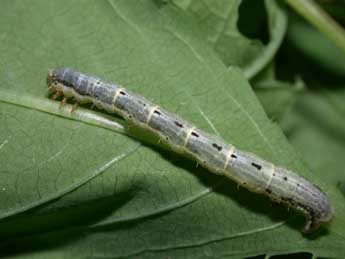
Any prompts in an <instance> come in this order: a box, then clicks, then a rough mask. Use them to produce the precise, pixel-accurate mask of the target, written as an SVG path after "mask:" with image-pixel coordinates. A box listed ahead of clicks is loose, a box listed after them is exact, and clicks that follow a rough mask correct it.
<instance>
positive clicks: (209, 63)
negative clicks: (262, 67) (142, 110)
mask: <svg viewBox="0 0 345 259" xmlns="http://www.w3.org/2000/svg"><path fill="white" fill-rule="evenodd" d="M0 23H1V24H2V26H1V27H0V40H1V44H0V48H1V51H0V60H1V63H0V65H1V70H0V121H1V122H0V164H1V165H2V166H1V169H0V217H1V218H2V220H1V221H0V229H1V231H0V239H1V241H2V242H1V243H0V251H1V252H0V253H1V255H2V256H5V255H11V256H12V258H13V257H16V258H61V257H66V258H84V257H109V258H110V257H111V258H115V257H135V256H136V257H140V258H142V257H157V258H167V257H172V258H177V257H183V258H186V257H187V258H188V257H193V258H195V257H206V256H208V257H228V258H241V257H245V256H253V255H261V254H267V255H274V254H287V253H293V252H299V251H308V252H310V253H313V254H314V255H317V256H330V257H338V258H340V257H341V255H342V254H344V247H345V246H344V239H343V238H342V236H344V233H343V232H342V229H341V228H339V226H342V224H343V223H342V216H343V215H344V211H345V209H344V207H343V205H342V199H343V197H342V196H340V194H339V191H338V189H337V188H336V186H333V185H332V184H328V183H326V182H323V179H324V177H325V176H321V175H320V176H318V177H314V176H312V175H311V174H310V172H309V171H308V169H307V168H306V167H305V166H304V165H303V164H302V162H301V161H300V159H299V156H298V155H297V154H295V151H294V150H293V149H292V147H291V146H290V145H289V143H288V142H287V140H286V139H285V137H284V135H283V134H282V132H281V130H280V129H279V128H278V127H277V126H276V125H273V124H272V123H271V121H270V120H269V119H268V118H267V116H266V114H265V113H264V110H263V109H262V107H261V105H260V103H259V102H258V101H257V99H256V97H255V95H254V94H253V92H252V90H251V87H250V85H249V84H248V82H247V81H246V79H245V78H244V76H243V74H242V72H241V71H240V70H239V69H236V68H232V67H231V68H228V67H226V66H225V65H224V63H223V62H222V60H220V59H219V56H218V55H216V54H215V52H214V51H213V50H212V48H211V47H210V45H209V43H207V42H205V40H204V39H205V35H204V34H203V32H202V30H200V27H199V24H198V23H197V22H196V21H195V20H194V18H193V17H191V16H188V15H186V14H185V12H182V11H181V10H179V9H177V8H175V7H172V6H171V5H170V4H167V5H159V4H157V2H156V1H152V2H151V1H124V0H123V1H92V2H91V1H85V2H84V1H67V0H65V1H43V0H40V1H39V0H36V1H30V2H26V1H24V2H23V1H2V8H1V9H0ZM230 48H231V46H230ZM57 66H68V67H73V68H75V69H78V70H80V71H83V72H85V73H89V74H94V75H98V76H100V77H102V78H104V79H108V80H111V81H114V82H118V83H121V84H123V85H124V86H126V87H128V89H131V90H132V91H135V92H138V93H140V94H142V95H144V96H146V97H147V98H149V99H151V100H152V101H154V102H156V103H157V104H159V105H161V106H162V107H164V108H166V109H168V110H170V111H172V112H175V113H177V114H179V115H180V116H182V117H184V118H186V119H188V120H190V121H191V122H193V123H195V124H196V125H197V126H198V127H200V128H202V129H204V130H206V131H208V132H211V133H215V134H219V135H220V136H221V137H223V138H224V139H225V140H226V141H227V142H229V143H233V144H235V145H236V146H237V147H238V148H241V149H244V150H248V151H251V152H255V153H257V154H258V155H260V156H262V157H264V158H266V159H268V160H271V161H272V162H274V163H277V164H280V165H283V166H287V167H289V168H291V169H293V170H295V171H297V172H298V173H300V174H301V175H304V176H306V177H308V178H309V179H310V180H312V182H314V183H317V184H318V185H320V186H321V187H322V188H323V189H324V190H326V191H327V193H328V194H329V195H330V199H331V201H332V204H333V205H334V206H335V207H336V211H337V218H336V219H335V220H334V223H333V224H332V225H330V226H329V231H328V232H327V231H326V230H325V229H324V231H321V233H319V234H316V235H315V236H312V237H306V236H303V235H302V234H301V233H300V231H299V229H300V227H301V224H303V219H302V218H301V217H296V215H297V214H296V213H294V212H290V213H289V212H287V211H286V209H285V208H282V207H274V208H272V207H271V206H270V205H271V202H270V201H269V200H268V199H266V198H265V197H262V196H260V195H256V194H253V193H250V192H248V191H246V190H244V189H240V190H238V189H237V186H236V184H235V183H233V182H231V181H229V180H227V179H225V178H223V177H219V176H216V175H213V174H211V173H209V172H207V171H206V170H203V169H202V168H200V167H198V168H196V167H195V163H194V162H192V161H189V160H187V159H186V158H184V157H181V156H178V155H176V154H173V153H171V152H169V151H165V150H163V149H160V148H158V147H156V146H154V145H151V144H149V143H147V142H145V141H138V140H137V139H135V138H133V137H129V136H126V135H124V134H123V133H120V132H121V130H118V128H121V127H117V126H115V125H117V124H115V122H109V123H108V124H107V123H102V122H100V121H99V120H101V119H102V121H105V120H107V119H109V118H110V117H109V116H106V115H102V114H100V112H96V111H95V112H90V111H89V112H87V110H85V109H87V108H90V107H84V108H85V109H81V110H80V111H78V113H77V115H80V116H82V117H81V118H79V117H78V116H76V115H69V114H67V113H66V112H65V109H61V110H60V111H59V108H58V106H59V104H58V102H56V101H52V100H48V96H47V88H46V75H47V70H48V69H50V68H54V67H57ZM92 113H94V119H92V117H91V115H88V114H92ZM115 119H116V121H117V122H120V123H122V124H123V125H124V122H123V121H121V120H119V119H118V118H116V116H114V120H115ZM141 138H142V136H141ZM339 197H341V198H339ZM10 216H11V217H10Z"/></svg>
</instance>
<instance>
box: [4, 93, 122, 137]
mask: <svg viewBox="0 0 345 259" xmlns="http://www.w3.org/2000/svg"><path fill="white" fill-rule="evenodd" d="M0 102H3V103H8V104H11V105H15V106H21V107H25V108H28V109H32V110H37V111H40V112H44V113H49V114H53V115H57V116H60V117H63V118H67V119H71V120H76V121H80V122H83V123H86V124H89V125H93V126H97V127H101V128H105V129H110V130H112V131H115V132H118V133H121V134H125V129H124V126H123V125H122V124H120V123H118V122H116V121H115V117H113V116H110V115H108V114H105V113H101V112H97V111H90V110H89V109H85V108H82V107H79V108H78V109H77V110H75V111H74V112H72V105H70V104H66V105H64V106H60V102H58V101H52V100H49V99H48V98H47V99H42V98H38V97H34V96H31V95H28V94H18V93H17V92H14V91H12V90H8V89H3V88H0Z"/></svg>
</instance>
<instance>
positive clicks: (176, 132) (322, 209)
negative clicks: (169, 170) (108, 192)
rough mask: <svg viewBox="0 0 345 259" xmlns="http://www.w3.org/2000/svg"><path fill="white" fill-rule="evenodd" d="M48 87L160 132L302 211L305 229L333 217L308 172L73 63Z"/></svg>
mask: <svg viewBox="0 0 345 259" xmlns="http://www.w3.org/2000/svg"><path fill="white" fill-rule="evenodd" d="M48 87H49V90H50V91H51V92H52V93H54V95H61V94H62V95H63V96H65V97H67V98H68V97H73V98H74V99H75V100H76V101H77V102H78V103H87V102H90V103H93V104H95V105H96V106H97V107H99V108H101V109H104V110H106V111H107V112H110V113H116V114H118V115H120V116H122V117H123V118H125V119H126V120H130V121H131V122H132V123H134V124H136V125H137V126H138V127H142V128H145V129H148V130H150V131H151V132H152V133H153V134H156V135H158V136H159V137H160V138H161V139H163V140H164V141H166V143H167V144H168V146H169V147H170V148H171V149H172V150H173V151H175V152H178V153H185V154H187V155H188V156H189V157H191V158H193V159H194V160H196V162H197V163H198V164H200V165H202V166H204V167H205V168H207V169H208V170H209V171H210V172H213V173H216V174H219V175H224V176H226V177H228V178H230V179H232V180H234V181H236V182H237V183H239V184H241V185H242V186H244V187H245V188H247V189H248V190H250V191H253V192H256V193H262V194H265V195H267V196H269V197H270V198H271V199H273V200H274V201H277V202H281V203H283V204H285V205H287V206H288V207H291V208H293V209H295V210H297V211H300V212H302V213H303V214H304V215H305V217H306V219H307V221H306V224H305V226H304V229H303V231H304V232H311V231H313V230H315V229H317V228H318V227H319V226H320V224H322V223H326V222H329V221H330V220H331V219H332V217H333V214H334V210H333V208H332V207H331V205H330V203H329V201H328V199H327V197H326V195H325V194H324V193H323V192H322V191H321V190H320V189H319V188H318V187H317V186H315V185H313V184H312V183H310V182H308V181H307V180H306V179H304V178H303V177H301V176H299V175H297V174H296V173H294V172H292V171H290V170H288V169H286V168H283V167H280V166H275V165H274V164H272V163H270V162H267V161H265V160H264V159H262V158H260V157H258V156H256V155H255V154H252V153H249V152H245V151H241V150H239V149H237V148H235V147H234V146H233V145H230V144H226V143H225V142H224V141H223V140H221V139H220V138H218V137H215V136H212V135H210V134H207V133H205V132H203V131H202V130H200V129H198V128H196V127H195V126H194V125H192V124H191V123H189V122H187V121H185V120H183V119H181V118H180V117H178V116H177V115H175V114H173V113H170V112H168V111H165V110H164V109H162V108H160V107H159V106H157V105H155V104H153V103H151V102H150V101H148V100H147V99H146V98H144V97H142V96H140V95H137V94H134V93H132V92H130V91H128V90H127V89H125V88H123V87H121V86H119V85H116V84H112V83H110V82H105V81H102V80H101V79H99V78H97V77H93V76H87V75H85V74H82V73H80V72H77V71H74V70H72V69H70V68H58V69H54V70H52V71H50V72H49V74H48Z"/></svg>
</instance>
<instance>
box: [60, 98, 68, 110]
mask: <svg viewBox="0 0 345 259" xmlns="http://www.w3.org/2000/svg"><path fill="white" fill-rule="evenodd" d="M66 103H67V98H66V97H63V99H62V101H61V103H60V108H62V107H64V106H65V105H66Z"/></svg>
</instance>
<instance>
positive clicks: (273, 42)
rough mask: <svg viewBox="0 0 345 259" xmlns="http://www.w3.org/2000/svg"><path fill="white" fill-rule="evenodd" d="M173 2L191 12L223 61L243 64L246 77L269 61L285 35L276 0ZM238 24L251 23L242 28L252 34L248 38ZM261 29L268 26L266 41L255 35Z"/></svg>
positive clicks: (227, 63)
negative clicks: (240, 13)
mask: <svg viewBox="0 0 345 259" xmlns="http://www.w3.org/2000/svg"><path fill="white" fill-rule="evenodd" d="M173 2H174V3H175V4H176V5H177V6H178V7H179V8H181V9H183V10H185V12H187V14H191V15H192V16H193V18H194V19H195V20H196V22H197V23H198V25H199V30H201V31H202V33H203V35H204V38H205V40H206V41H207V42H209V43H210V44H211V45H212V47H213V48H214V50H215V51H216V52H217V54H218V55H219V56H220V58H221V59H222V61H223V62H224V64H225V65H226V66H239V67H241V68H243V73H244V74H245V76H246V77H247V78H252V77H253V76H255V75H256V74H257V73H258V72H260V71H261V70H262V69H263V68H264V67H265V66H266V65H268V64H269V63H270V62H271V61H272V59H273V58H274V56H275V54H276V52H277V50H278V48H279V46H280V45H281V42H282V40H283V37H284V35H285V31H286V25H287V19H286V16H285V13H284V12H283V11H282V10H281V9H280V8H279V6H278V5H277V4H276V2H275V1H268V0H266V1H255V2H254V3H253V2H251V1H240V0H230V1H229V0H221V1H219V0H208V1H204V0H203V1H199V0H173ZM241 5H242V6H241ZM263 5H264V7H263ZM241 7H242V8H241ZM239 9H242V16H243V18H242V17H239ZM258 10H259V12H258ZM260 11H261V12H260ZM266 16H267V17H266ZM248 20H250V22H248ZM242 21H244V22H242ZM243 24H244V25H243ZM248 24H249V25H250V26H248ZM238 26H239V27H250V29H248V28H243V30H244V31H247V33H248V34H253V36H252V35H250V36H252V37H250V38H249V37H246V36H245V35H243V34H242V32H241V31H239V29H238ZM253 28H254V29H253ZM264 30H268V34H269V35H268V38H269V39H268V43H267V44H264V43H263V42H262V40H261V39H259V38H258V37H255V35H260V33H261V31H264Z"/></svg>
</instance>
